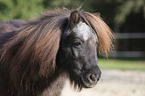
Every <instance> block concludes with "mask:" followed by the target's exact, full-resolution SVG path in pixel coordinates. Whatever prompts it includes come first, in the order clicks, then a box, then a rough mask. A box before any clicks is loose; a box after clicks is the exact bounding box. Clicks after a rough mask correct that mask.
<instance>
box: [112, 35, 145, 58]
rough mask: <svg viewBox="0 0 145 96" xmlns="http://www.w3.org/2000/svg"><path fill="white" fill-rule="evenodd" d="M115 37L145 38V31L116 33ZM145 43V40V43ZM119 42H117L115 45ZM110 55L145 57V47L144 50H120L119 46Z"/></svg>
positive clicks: (119, 38)
mask: <svg viewBox="0 0 145 96" xmlns="http://www.w3.org/2000/svg"><path fill="white" fill-rule="evenodd" d="M114 36H115V39H116V41H117V40H123V39H145V33H114ZM143 45H145V42H144V44H143ZM117 46H118V44H117V42H115V47H117ZM110 57H145V49H144V50H143V51H118V50H117V48H115V50H114V51H113V52H112V53H111V54H110Z"/></svg>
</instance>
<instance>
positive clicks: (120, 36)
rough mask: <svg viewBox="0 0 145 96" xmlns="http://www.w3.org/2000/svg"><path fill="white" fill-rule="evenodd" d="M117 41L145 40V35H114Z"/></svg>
mask: <svg viewBox="0 0 145 96" xmlns="http://www.w3.org/2000/svg"><path fill="white" fill-rule="evenodd" d="M114 36H115V38H116V39H144V38H145V33H114Z"/></svg>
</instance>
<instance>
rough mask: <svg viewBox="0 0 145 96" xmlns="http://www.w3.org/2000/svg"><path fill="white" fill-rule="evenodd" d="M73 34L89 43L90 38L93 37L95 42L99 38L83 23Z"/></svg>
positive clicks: (75, 28) (78, 25)
mask: <svg viewBox="0 0 145 96" xmlns="http://www.w3.org/2000/svg"><path fill="white" fill-rule="evenodd" d="M73 32H75V33H76V34H77V35H78V36H79V37H82V38H83V39H84V41H87V40H88V39H89V38H90V37H93V38H94V41H97V36H96V35H95V34H94V33H93V31H92V29H91V28H90V27H89V26H88V25H87V24H86V23H84V22H82V21H80V22H79V23H78V24H77V26H76V27H74V29H73Z"/></svg>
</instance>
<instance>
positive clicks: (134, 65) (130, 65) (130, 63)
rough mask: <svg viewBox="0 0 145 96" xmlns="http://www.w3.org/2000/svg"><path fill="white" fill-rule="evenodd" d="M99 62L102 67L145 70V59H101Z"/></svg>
mask: <svg viewBox="0 0 145 96" xmlns="http://www.w3.org/2000/svg"><path fill="white" fill-rule="evenodd" d="M98 64H99V66H100V68H102V69H121V70H145V60H141V61H135V60H113V59H99V60H98Z"/></svg>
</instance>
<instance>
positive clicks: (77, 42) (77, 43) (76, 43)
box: [73, 41, 81, 47]
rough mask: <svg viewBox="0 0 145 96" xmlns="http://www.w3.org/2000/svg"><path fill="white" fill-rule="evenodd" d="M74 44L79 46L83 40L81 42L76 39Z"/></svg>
mask: <svg viewBox="0 0 145 96" xmlns="http://www.w3.org/2000/svg"><path fill="white" fill-rule="evenodd" d="M73 45H74V46H75V47H78V46H80V45H81V42H79V41H75V42H74V44H73Z"/></svg>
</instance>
